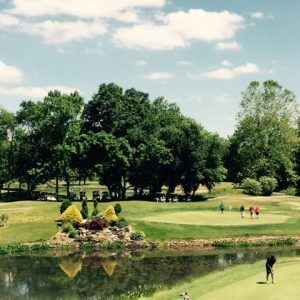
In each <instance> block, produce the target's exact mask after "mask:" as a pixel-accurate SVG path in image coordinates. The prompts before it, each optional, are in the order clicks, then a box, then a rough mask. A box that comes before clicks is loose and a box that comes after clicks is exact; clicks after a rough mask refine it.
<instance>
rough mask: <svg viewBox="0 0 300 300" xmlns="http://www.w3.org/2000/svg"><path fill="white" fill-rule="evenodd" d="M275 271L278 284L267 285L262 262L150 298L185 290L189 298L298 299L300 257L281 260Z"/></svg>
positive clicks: (164, 297)
mask: <svg viewBox="0 0 300 300" xmlns="http://www.w3.org/2000/svg"><path fill="white" fill-rule="evenodd" d="M275 272H276V273H275V276H276V282H277V284H269V285H266V284H264V281H265V261H260V262H258V263H255V264H253V265H249V264H247V265H240V266H235V267H232V268H228V269H226V270H225V271H217V272H214V273H211V274H209V275H207V276H204V277H201V278H199V279H196V280H193V281H192V282H188V283H184V284H182V285H179V286H175V287H173V288H172V289H170V290H165V291H161V292H158V293H156V294H155V295H154V296H153V297H151V299H153V300H156V299H160V300H171V299H172V300H173V299H179V294H180V293H182V292H185V291H188V293H189V295H190V297H191V298H192V299H197V300H211V299H218V300H222V299H230V300H240V299H243V300H250V299H264V300H288V299H295V300H296V299H299V295H300V285H299V280H300V258H299V260H294V261H284V260H282V259H281V261H279V262H278V263H277V264H276V267H275ZM147 299H149V298H147Z"/></svg>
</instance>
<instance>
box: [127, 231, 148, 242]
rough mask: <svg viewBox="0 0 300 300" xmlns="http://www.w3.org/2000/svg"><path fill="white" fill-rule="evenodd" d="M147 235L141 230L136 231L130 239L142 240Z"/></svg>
mask: <svg viewBox="0 0 300 300" xmlns="http://www.w3.org/2000/svg"><path fill="white" fill-rule="evenodd" d="M145 237H146V236H145V234H144V233H143V232H141V231H136V232H134V233H132V234H131V235H130V239H131V240H133V241H142V240H144V239H145Z"/></svg>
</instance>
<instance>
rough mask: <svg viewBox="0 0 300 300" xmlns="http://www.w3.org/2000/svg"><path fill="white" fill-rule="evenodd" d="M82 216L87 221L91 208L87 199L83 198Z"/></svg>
mask: <svg viewBox="0 0 300 300" xmlns="http://www.w3.org/2000/svg"><path fill="white" fill-rule="evenodd" d="M81 214H82V217H83V218H84V219H87V218H88V217H89V208H88V204H87V199H86V198H83V200H82V209H81Z"/></svg>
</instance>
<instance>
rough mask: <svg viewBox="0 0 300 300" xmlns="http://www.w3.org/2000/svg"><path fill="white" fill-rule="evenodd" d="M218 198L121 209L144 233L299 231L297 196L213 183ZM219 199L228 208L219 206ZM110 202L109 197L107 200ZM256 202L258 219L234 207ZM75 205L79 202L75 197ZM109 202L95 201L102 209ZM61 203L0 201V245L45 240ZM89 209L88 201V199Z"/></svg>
mask: <svg viewBox="0 0 300 300" xmlns="http://www.w3.org/2000/svg"><path fill="white" fill-rule="evenodd" d="M216 190H217V193H218V195H220V196H219V197H217V198H212V199H209V200H207V201H202V202H194V203H156V202H145V201H124V202H121V204H122V209H123V211H122V215H123V216H124V217H125V218H126V219H127V220H128V221H129V223H131V224H133V225H134V226H135V227H136V228H137V229H138V230H141V231H143V232H145V234H146V236H147V237H148V239H152V240H160V241H165V240H170V239H196V238H221V237H231V236H245V235H285V236H292V235H300V229H299V228H300V215H299V205H300V197H294V196H285V195H283V194H277V195H274V196H273V197H250V196H246V195H243V194H241V193H240V192H239V191H238V190H234V191H232V190H229V189H228V188H222V189H220V188H219V187H217V189H216ZM221 201H223V202H224V203H225V204H226V206H227V207H229V206H231V207H232V210H231V211H225V214H224V215H223V216H221V215H220V212H219V211H218V206H219V204H220V202H221ZM112 204H113V203H112ZM241 204H244V205H245V206H246V207H249V206H250V205H259V206H260V208H261V216H260V219H259V220H256V219H254V220H250V219H249V214H247V215H246V216H247V218H246V219H241V217H240V214H239V207H240V205H241ZM76 205H78V207H79V208H81V203H79V202H76ZM108 205H110V204H109V203H101V204H99V209H100V211H103V210H104V209H105V208H106V207H107V206H108ZM59 206H60V203H51V202H38V201H20V202H12V203H0V215H1V214H7V215H8V217H9V220H8V223H7V225H6V226H5V227H3V228H0V245H4V244H11V243H20V242H29V241H37V240H41V239H43V240H47V239H49V238H50V237H51V236H52V235H54V234H55V232H56V230H57V227H56V223H55V220H57V219H58V218H59ZM89 207H90V213H91V212H92V203H89Z"/></svg>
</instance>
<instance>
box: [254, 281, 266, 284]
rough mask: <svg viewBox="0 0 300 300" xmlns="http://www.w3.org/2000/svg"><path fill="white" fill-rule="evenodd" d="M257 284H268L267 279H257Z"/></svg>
mask: <svg viewBox="0 0 300 300" xmlns="http://www.w3.org/2000/svg"><path fill="white" fill-rule="evenodd" d="M256 284H267V283H266V282H265V281H257V282H256Z"/></svg>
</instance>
